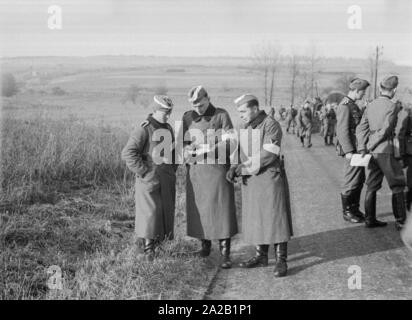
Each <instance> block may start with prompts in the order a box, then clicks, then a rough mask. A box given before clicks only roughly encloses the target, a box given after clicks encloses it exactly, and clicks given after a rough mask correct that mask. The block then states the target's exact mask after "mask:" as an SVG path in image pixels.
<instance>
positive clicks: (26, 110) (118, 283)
mask: <svg viewBox="0 0 412 320" xmlns="http://www.w3.org/2000/svg"><path fill="white" fill-rule="evenodd" d="M342 61H343V62H344V63H343V62H342ZM1 65H2V71H3V72H10V73H12V74H14V76H15V78H16V80H17V82H18V85H19V93H18V94H17V95H16V96H13V97H10V98H2V112H1V134H2V136H1V169H2V171H1V187H2V192H1V195H0V200H1V203H0V299H53V298H58V299H78V298H89V299H98V298H100V299H158V298H162V299H182V298H187V299H192V298H199V297H201V295H202V292H203V290H204V289H205V287H206V286H207V283H208V281H209V280H210V277H211V275H212V274H213V272H214V270H215V267H216V266H215V265H214V264H213V263H212V262H211V261H209V260H206V261H203V260H200V259H195V258H191V257H190V256H186V255H180V254H176V253H184V252H190V251H194V250H196V248H197V244H196V242H195V241H194V240H191V239H188V238H187V237H185V228H186V225H185V217H186V213H185V183H184V175H185V172H184V168H183V167H181V168H179V170H178V188H177V208H176V239H175V240H173V241H169V242H165V243H163V244H162V245H161V246H160V247H159V249H158V252H157V255H158V258H157V259H156V261H155V263H153V264H149V263H147V262H145V261H143V260H142V259H141V257H142V255H141V247H140V246H139V245H138V244H137V243H136V239H134V237H133V228H134V206H133V176H132V175H131V173H130V172H128V171H127V169H126V167H125V164H124V163H123V162H122V161H121V159H120V151H121V149H122V148H123V146H124V144H125V143H126V140H127V138H128V135H129V132H130V130H131V128H132V126H133V125H135V124H138V123H140V122H141V121H143V120H144V119H145V117H146V116H147V114H148V113H149V112H150V110H149V109H148V107H147V105H148V103H149V102H150V101H151V98H152V96H153V94H154V92H156V90H157V89H158V88H160V87H161V88H166V90H167V92H168V94H169V95H170V96H171V97H172V99H173V100H174V102H175V105H176V107H175V110H174V112H173V114H172V119H171V120H172V121H174V120H179V119H181V117H182V115H183V113H184V112H185V111H186V110H188V109H189V106H188V103H187V98H186V94H187V91H188V90H189V89H190V87H192V86H194V85H198V84H203V85H204V86H205V87H206V88H207V89H208V91H209V93H210V96H211V99H212V102H213V103H214V104H215V105H216V106H220V107H224V108H226V109H227V110H228V111H229V113H230V114H231V116H232V119H233V122H234V123H235V124H237V123H239V118H238V116H237V115H236V112H235V110H234V109H233V100H234V99H235V98H236V97H237V96H239V95H240V94H243V93H245V92H251V93H254V94H256V95H257V96H258V97H260V98H261V99H262V97H263V91H262V88H261V87H262V85H261V83H262V81H261V76H260V74H259V73H258V72H257V71H256V70H255V69H254V68H253V65H252V64H251V62H250V61H249V60H248V59H241V58H239V59H232V58H200V59H195V58H187V59H186V58H185V59H183V58H155V57H89V58H68V57H67V58H65V57H62V58H54V57H48V58H13V59H2V61H1ZM321 70H322V72H320V73H319V74H318V75H317V77H318V83H319V86H320V88H322V87H328V86H333V83H334V81H335V79H336V78H337V77H338V76H339V74H340V73H341V72H342V71H345V72H355V73H357V74H358V75H359V76H365V77H366V75H367V67H366V65H365V63H364V62H362V61H361V60H342V59H341V60H339V59H337V60H325V61H324V63H323V64H322V66H321ZM382 72H383V73H384V72H387V73H392V74H398V75H399V76H400V80H401V84H402V85H401V87H400V89H399V98H401V99H404V100H405V102H410V91H409V88H410V87H412V77H411V72H410V68H406V67H400V66H395V65H393V64H390V63H386V64H384V65H383V67H382ZM289 80H290V79H289V75H288V72H287V69H286V68H281V69H280V71H279V74H278V77H277V79H276V88H277V89H276V93H275V105H276V106H278V105H280V104H283V105H287V104H288V103H289V95H290V93H289V89H288V83H289ZM131 85H136V86H138V87H139V88H140V91H139V95H138V97H137V101H136V103H132V102H131V101H125V95H126V92H127V89H128V88H129V87H130V86H131ZM56 87H59V88H60V89H61V90H62V92H61V93H56V92H58V91H56V90H54V89H53V88H56ZM303 98H304V97H302V96H299V99H300V100H302V99H303ZM54 265H55V266H58V267H59V268H60V269H61V271H62V276H63V279H64V285H63V289H62V290H49V289H48V286H47V280H48V279H50V277H51V274H50V273H47V271H48V269H49V267H50V266H54Z"/></svg>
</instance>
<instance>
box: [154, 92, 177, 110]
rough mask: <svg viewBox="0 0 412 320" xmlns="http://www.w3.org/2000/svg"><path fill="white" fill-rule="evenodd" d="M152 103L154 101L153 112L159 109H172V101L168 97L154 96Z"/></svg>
mask: <svg viewBox="0 0 412 320" xmlns="http://www.w3.org/2000/svg"><path fill="white" fill-rule="evenodd" d="M153 101H154V105H153V109H154V110H160V109H166V110H172V109H173V102H172V99H170V98H169V97H168V96H164V95H156V96H154V97H153Z"/></svg>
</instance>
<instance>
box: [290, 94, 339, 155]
mask: <svg viewBox="0 0 412 320" xmlns="http://www.w3.org/2000/svg"><path fill="white" fill-rule="evenodd" d="M336 108H337V103H336V102H331V103H326V104H325V105H323V103H322V102H321V101H320V99H319V98H318V97H317V98H315V99H314V101H311V100H310V99H307V100H305V101H304V103H303V105H302V106H301V108H299V109H297V108H295V106H293V105H291V106H290V107H289V108H288V109H287V110H286V116H285V118H286V132H287V133H290V132H291V133H293V134H295V128H296V135H297V136H298V137H299V138H300V142H301V144H302V147H305V146H306V147H307V148H310V147H312V142H311V140H312V132H313V127H314V123H315V118H317V119H319V121H320V134H321V135H322V136H323V138H324V141H325V146H333V145H334V142H333V139H334V137H335V136H336Z"/></svg>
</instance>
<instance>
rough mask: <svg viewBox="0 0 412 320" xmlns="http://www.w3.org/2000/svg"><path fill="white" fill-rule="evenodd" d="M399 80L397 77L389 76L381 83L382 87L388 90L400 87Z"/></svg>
mask: <svg viewBox="0 0 412 320" xmlns="http://www.w3.org/2000/svg"><path fill="white" fill-rule="evenodd" d="M398 83H399V80H398V77H397V76H389V77H386V78H385V79H383V80H382V81H381V87H382V88H384V89H387V90H392V89H395V88H396V87H397V86H398Z"/></svg>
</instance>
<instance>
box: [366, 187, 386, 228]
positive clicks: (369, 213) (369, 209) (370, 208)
mask: <svg viewBox="0 0 412 320" xmlns="http://www.w3.org/2000/svg"><path fill="white" fill-rule="evenodd" d="M386 225H387V223H386V222H383V221H379V220H377V219H376V191H366V195H365V227H367V228H379V227H385V226H386Z"/></svg>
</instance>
